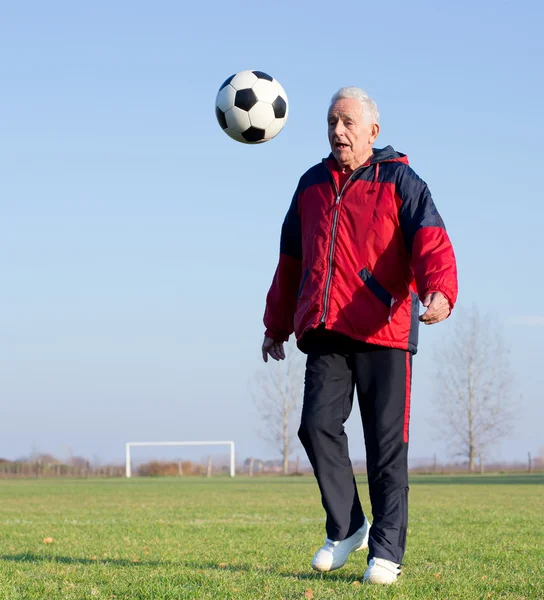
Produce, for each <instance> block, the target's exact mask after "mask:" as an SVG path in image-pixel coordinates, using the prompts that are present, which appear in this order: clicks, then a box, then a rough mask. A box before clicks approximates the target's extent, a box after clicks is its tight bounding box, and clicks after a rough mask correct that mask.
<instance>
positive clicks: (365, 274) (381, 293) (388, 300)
mask: <svg viewBox="0 0 544 600" xmlns="http://www.w3.org/2000/svg"><path fill="white" fill-rule="evenodd" d="M359 277H360V278H361V279H362V280H363V282H364V284H365V285H366V286H367V288H368V289H369V290H370V291H371V292H372V293H373V294H374V295H375V296H376V298H378V300H381V301H382V302H383V303H384V304H385V306H387V308H389V309H391V307H392V306H393V304H394V303H395V298H393V296H392V295H391V294H390V293H389V292H388V291H387V290H386V289H385V288H384V287H383V286H382V285H381V283H379V282H378V281H377V280H376V279H375V278H374V276H373V275H372V273H371V272H370V271H369V270H368V267H365V268H364V269H362V270H361V271H359Z"/></svg>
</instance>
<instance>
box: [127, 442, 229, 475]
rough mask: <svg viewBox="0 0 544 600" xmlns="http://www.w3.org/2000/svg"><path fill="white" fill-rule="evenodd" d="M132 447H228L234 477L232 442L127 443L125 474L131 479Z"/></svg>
mask: <svg viewBox="0 0 544 600" xmlns="http://www.w3.org/2000/svg"><path fill="white" fill-rule="evenodd" d="M132 446H230V476H231V477H234V442H231V441H229V442H127V444H126V457H127V458H126V474H127V477H132V470H131V468H130V449H131V448H132Z"/></svg>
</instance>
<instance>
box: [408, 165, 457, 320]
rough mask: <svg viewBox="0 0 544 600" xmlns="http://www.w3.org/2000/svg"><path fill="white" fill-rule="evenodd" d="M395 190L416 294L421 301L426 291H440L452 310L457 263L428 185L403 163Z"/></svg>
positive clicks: (455, 290) (454, 298)
mask: <svg viewBox="0 0 544 600" xmlns="http://www.w3.org/2000/svg"><path fill="white" fill-rule="evenodd" d="M396 192H397V195H398V197H399V198H400V201H401V206H400V225H401V229H402V234H403V236H404V241H405V243H406V248H407V250H408V253H409V254H410V256H411V259H412V268H413V270H414V275H415V279H416V286H417V291H418V295H419V297H420V299H421V300H422V301H423V299H424V297H425V296H426V295H427V294H430V293H432V292H441V293H442V294H444V296H446V298H447V299H448V301H449V303H450V310H451V309H452V308H453V306H454V304H455V301H456V300H457V290H458V286H457V265H456V261H455V254H454V252H453V247H452V244H451V241H450V239H449V236H448V234H447V233H446V228H445V226H444V221H442V217H441V216H440V214H439V213H438V210H437V209H436V206H435V204H434V202H433V199H432V197H431V193H430V191H429V188H428V187H427V184H426V183H425V182H424V181H423V180H422V179H420V178H419V177H418V176H417V174H416V173H415V172H414V171H413V170H412V169H411V168H410V167H406V168H405V169H403V170H402V171H401V173H400V175H399V178H398V180H397V187H396Z"/></svg>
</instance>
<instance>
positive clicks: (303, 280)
mask: <svg viewBox="0 0 544 600" xmlns="http://www.w3.org/2000/svg"><path fill="white" fill-rule="evenodd" d="M309 274H310V269H306V271H304V275H303V276H302V280H301V282H300V286H299V288H298V293H297V300H300V297H301V296H302V290H303V289H304V284H305V283H306V279H308V275H309Z"/></svg>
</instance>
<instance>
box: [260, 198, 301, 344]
mask: <svg viewBox="0 0 544 600" xmlns="http://www.w3.org/2000/svg"><path fill="white" fill-rule="evenodd" d="M298 195H299V194H298V188H297V191H296V192H295V195H294V196H293V200H292V201H291V205H290V207H289V210H288V211H287V215H286V216H285V220H284V221H283V225H282V228H281V240H280V257H279V262H278V266H277V268H276V273H275V274H274V279H273V281H272V285H271V286H270V290H269V292H268V295H267V297H266V309H265V313H264V325H265V327H266V331H265V335H266V336H267V337H269V338H272V339H273V340H275V341H277V342H286V341H287V340H288V339H289V336H290V335H291V333H293V330H294V324H293V322H294V317H295V311H296V308H297V294H298V287H299V285H300V278H301V273H302V233H301V224H300V214H299V209H298Z"/></svg>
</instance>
